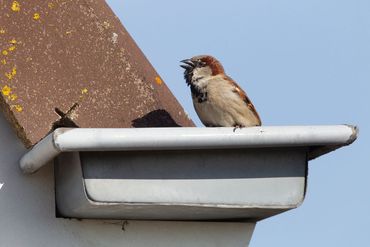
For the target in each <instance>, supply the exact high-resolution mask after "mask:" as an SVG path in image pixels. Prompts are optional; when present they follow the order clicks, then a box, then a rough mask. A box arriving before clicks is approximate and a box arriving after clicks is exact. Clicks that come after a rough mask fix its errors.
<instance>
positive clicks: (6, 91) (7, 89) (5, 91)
mask: <svg viewBox="0 0 370 247" xmlns="http://www.w3.org/2000/svg"><path fill="white" fill-rule="evenodd" d="M11 92H12V89H11V88H10V87H9V86H7V85H6V86H4V87H3V88H2V89H1V93H2V94H3V95H4V96H9V95H10V93H11Z"/></svg>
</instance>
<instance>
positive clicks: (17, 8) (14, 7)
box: [11, 1, 21, 12]
mask: <svg viewBox="0 0 370 247" xmlns="http://www.w3.org/2000/svg"><path fill="white" fill-rule="evenodd" d="M11 9H12V10H13V11H14V12H18V11H20V10H21V5H20V4H19V3H18V1H13V3H12V7H11Z"/></svg>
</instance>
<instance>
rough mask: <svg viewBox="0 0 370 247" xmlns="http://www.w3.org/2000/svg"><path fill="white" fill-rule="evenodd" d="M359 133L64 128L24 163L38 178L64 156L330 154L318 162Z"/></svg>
mask: <svg viewBox="0 0 370 247" xmlns="http://www.w3.org/2000/svg"><path fill="white" fill-rule="evenodd" d="M356 138H357V128H356V127H354V126H349V125H331V126H273V127H272V126H270V127H268V126H266V127H265V126H264V127H252V128H243V129H236V130H235V132H234V131H233V128H137V129H135V128H128V129H107V128H101V129H92V128H72V129H71V128H60V129H57V130H55V131H54V132H53V133H51V134H49V135H48V136H47V137H45V138H44V139H43V140H42V141H40V142H39V143H37V144H36V145H35V146H34V147H33V148H32V149H31V150H29V151H28V152H27V153H26V154H25V155H24V156H23V157H22V158H21V160H20V167H21V169H22V171H23V172H24V173H33V172H35V171H37V170H38V169H40V168H41V167H42V166H43V165H45V164H46V163H48V162H49V161H51V160H52V159H53V158H55V157H56V156H57V155H58V154H59V153H61V152H74V151H75V152H79V151H129V150H184V149H231V148H262V147H316V146H320V147H323V148H324V151H323V152H318V155H316V156H313V157H311V158H315V157H317V156H320V155H322V154H324V153H327V152H330V151H332V150H334V149H336V148H338V147H341V146H345V145H349V144H351V143H352V142H353V141H354V140H355V139H356Z"/></svg>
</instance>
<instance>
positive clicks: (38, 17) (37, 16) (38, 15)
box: [33, 13, 40, 21]
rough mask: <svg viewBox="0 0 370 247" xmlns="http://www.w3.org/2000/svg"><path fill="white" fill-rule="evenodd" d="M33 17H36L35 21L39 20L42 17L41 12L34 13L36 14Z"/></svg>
mask: <svg viewBox="0 0 370 247" xmlns="http://www.w3.org/2000/svg"><path fill="white" fill-rule="evenodd" d="M33 19H34V20H35V21H37V20H39V19H40V14H39V13H34V14H33Z"/></svg>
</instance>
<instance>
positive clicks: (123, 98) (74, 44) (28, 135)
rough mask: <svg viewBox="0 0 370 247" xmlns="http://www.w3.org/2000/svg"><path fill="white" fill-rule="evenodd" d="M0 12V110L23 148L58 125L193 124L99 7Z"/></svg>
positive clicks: (62, 4)
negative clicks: (0, 109) (9, 122)
mask: <svg viewBox="0 0 370 247" xmlns="http://www.w3.org/2000/svg"><path fill="white" fill-rule="evenodd" d="M0 10H1V15H0V45H1V47H0V48H1V54H0V78H1V80H0V89H1V96H2V97H0V98H1V100H0V104H1V108H2V110H3V111H4V112H5V113H6V117H7V119H8V120H10V121H11V123H12V125H13V127H15V129H16V130H17V134H18V136H19V137H21V139H22V141H23V142H24V144H25V145H26V146H27V147H29V146H31V145H34V144H35V143H37V142H38V141H39V140H40V139H41V138H43V137H44V136H45V135H46V134H47V133H48V132H50V130H51V129H52V128H53V127H59V126H78V127H104V128H108V127H111V128H112V127H160V126H167V127H169V126H193V123H192V121H191V120H190V119H189V118H188V117H187V115H186V114H185V112H184V111H183V109H182V107H181V106H180V105H179V103H178V102H177V101H176V99H175V98H174V97H173V95H172V94H171V92H170V91H169V89H168V88H167V86H166V85H165V83H164V82H163V81H162V79H161V78H160V76H159V75H158V74H157V73H156V71H155V70H154V69H153V67H152V66H151V64H150V63H149V62H148V60H147V59H146V58H145V56H144V55H143V53H142V52H141V51H140V49H139V48H138V47H137V45H136V44H135V42H134V41H133V39H132V38H131V37H130V35H129V34H128V32H127V31H126V30H125V28H124V27H123V26H122V24H121V23H120V21H119V20H118V18H117V17H116V16H115V15H114V14H113V13H112V11H111V10H110V8H109V7H108V6H107V4H106V3H105V1H103V0H95V1H93V0H87V1H86V0H85V1H82V0H77V1H75V0H63V1H61V0H52V1H41V0H35V1H9V0H7V1H1V6H0Z"/></svg>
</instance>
